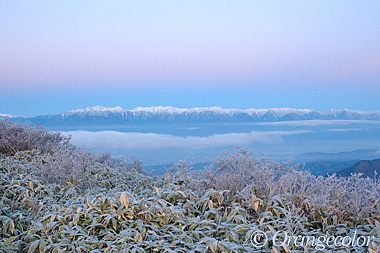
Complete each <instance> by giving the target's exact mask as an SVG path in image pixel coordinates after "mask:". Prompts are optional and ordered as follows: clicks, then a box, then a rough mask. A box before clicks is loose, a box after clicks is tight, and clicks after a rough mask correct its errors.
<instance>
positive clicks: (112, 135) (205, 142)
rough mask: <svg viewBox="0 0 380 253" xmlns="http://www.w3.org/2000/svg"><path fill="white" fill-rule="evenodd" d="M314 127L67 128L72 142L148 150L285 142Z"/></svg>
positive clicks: (98, 146)
mask: <svg viewBox="0 0 380 253" xmlns="http://www.w3.org/2000/svg"><path fill="white" fill-rule="evenodd" d="M309 132H311V131H306V130H295V131H268V132H256V131H252V132H250V133H226V134H214V135H210V136H207V137H198V136H188V137H180V136H174V135H169V134H155V133H137V132H129V133H125V132H117V131H100V132H89V131H70V132H63V134H64V135H71V136H72V142H73V143H74V144H75V145H77V146H79V147H81V148H84V149H90V150H91V149H108V150H115V149H120V148H121V147H123V148H124V149H127V150H141V149H143V150H146V149H150V150H153V149H163V148H182V149H194V150H199V149H207V148H215V147H233V146H245V145H249V144H252V143H264V144H271V143H281V142H284V139H283V137H284V136H290V135H294V134H302V133H309Z"/></svg>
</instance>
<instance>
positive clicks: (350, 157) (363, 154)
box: [295, 149, 380, 167]
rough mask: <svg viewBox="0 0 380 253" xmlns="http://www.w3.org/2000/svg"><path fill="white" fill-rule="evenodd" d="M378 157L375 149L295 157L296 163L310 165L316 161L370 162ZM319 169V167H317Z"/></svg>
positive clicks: (311, 153) (310, 153) (379, 155)
mask: <svg viewBox="0 0 380 253" xmlns="http://www.w3.org/2000/svg"><path fill="white" fill-rule="evenodd" d="M379 157H380V151H379V150H377V149H357V150H353V151H342V152H338V153H326V152H308V153H302V154H300V155H298V156H296V157H295V161H296V162H298V163H310V162H316V161H318V162H319V161H324V162H343V161H344V162H347V161H354V160H372V159H377V158H379ZM317 167H319V166H317Z"/></svg>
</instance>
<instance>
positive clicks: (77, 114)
mask: <svg viewBox="0 0 380 253" xmlns="http://www.w3.org/2000/svg"><path fill="white" fill-rule="evenodd" d="M0 117H3V118H12V120H16V121H21V122H25V121H29V122H32V123H36V124H40V125H73V124H75V125H78V124H79V125H93V124H106V125H109V124H126V123H131V124H146V123H210V122H275V121H296V120H376V121H379V120H380V112H362V111H354V110H348V109H342V110H336V109H331V110H328V111H313V110H309V109H293V108H272V109H223V108H220V107H195V108H190V109H187V108H176V107H171V106H166V107H163V106H155V107H137V108H134V109H132V110H127V109H123V108H121V107H119V106H116V107H103V106H93V107H87V108H84V109H75V110H72V111H69V112H64V113H61V114H57V115H40V116H37V117H24V116H12V115H6V114H0Z"/></svg>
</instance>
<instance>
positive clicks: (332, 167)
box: [301, 160, 358, 176]
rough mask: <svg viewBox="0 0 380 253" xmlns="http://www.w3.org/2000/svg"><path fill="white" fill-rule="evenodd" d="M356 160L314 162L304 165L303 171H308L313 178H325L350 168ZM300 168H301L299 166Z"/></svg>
mask: <svg viewBox="0 0 380 253" xmlns="http://www.w3.org/2000/svg"><path fill="white" fill-rule="evenodd" d="M357 162H358V160H354V161H344V162H342V161H322V160H321V161H316V162H308V163H305V164H304V169H307V170H310V172H311V174H313V175H315V176H325V175H327V174H333V173H336V172H338V171H340V170H343V169H345V168H348V167H351V166H352V165H354V164H355V163H357ZM301 168H302V166H301Z"/></svg>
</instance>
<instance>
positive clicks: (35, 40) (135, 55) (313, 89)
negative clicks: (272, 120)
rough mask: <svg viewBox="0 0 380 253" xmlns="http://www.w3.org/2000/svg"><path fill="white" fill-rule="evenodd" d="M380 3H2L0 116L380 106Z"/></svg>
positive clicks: (84, 0) (118, 0)
mask: <svg viewBox="0 0 380 253" xmlns="http://www.w3.org/2000/svg"><path fill="white" fill-rule="evenodd" d="M379 10H380V2H379V1H370V0H364V1H355V0H345V1H343V0H338V1H331V0H311V1H301V0H294V1H279V0H273V1H248V0H245V1H241V0H239V1H234V2H231V1H225V0H220V1H204V0H203V1H200V0H192V1H174V0H171V1H146V0H142V1H122V0H113V1H105V0H81V1H74V0H67V1H48V0H44V1H42V0H36V1H26V0H25V1H20V0H12V1H5V0H0V24H1V25H0V87H1V93H0V98H1V99H0V113H9V114H22V115H28V116H35V115H38V114H48V113H59V112H62V111H68V110H72V109H75V108H79V107H86V106H93V105H98V104H99V105H103V106H116V105H120V106H122V107H124V108H128V109H131V108H133V107H137V106H154V105H172V106H177V107H194V106H214V105H218V106H221V107H224V108H243V109H244V108H273V107H295V108H309V109H315V110H327V109H330V108H337V109H339V108H349V109H357V110H370V111H371V110H380V99H379V95H380V29H379V27H380V15H379Z"/></svg>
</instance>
